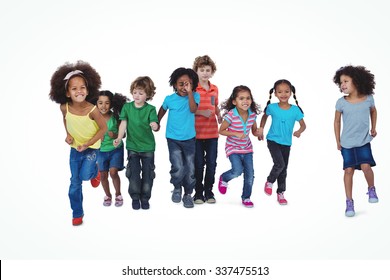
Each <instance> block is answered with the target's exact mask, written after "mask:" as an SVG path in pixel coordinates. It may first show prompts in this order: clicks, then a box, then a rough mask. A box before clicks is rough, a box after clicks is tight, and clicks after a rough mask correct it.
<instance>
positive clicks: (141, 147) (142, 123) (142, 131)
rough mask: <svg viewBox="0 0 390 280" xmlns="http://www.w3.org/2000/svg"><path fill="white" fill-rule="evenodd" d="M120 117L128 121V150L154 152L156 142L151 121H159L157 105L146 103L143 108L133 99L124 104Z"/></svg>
mask: <svg viewBox="0 0 390 280" xmlns="http://www.w3.org/2000/svg"><path fill="white" fill-rule="evenodd" d="M119 119H120V120H126V121H127V129H126V132H127V136H126V137H127V138H126V149H127V150H131V151H135V152H154V150H155V148H156V142H155V140H154V135H153V131H152V128H151V127H150V123H152V122H158V118H157V112H156V107H154V106H153V105H150V104H148V103H145V105H144V106H142V107H141V108H137V107H135V105H134V101H132V102H130V103H126V104H125V105H124V106H123V108H122V111H121V114H120V116H119Z"/></svg>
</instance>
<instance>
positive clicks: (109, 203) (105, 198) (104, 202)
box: [103, 196, 112, 206]
mask: <svg viewBox="0 0 390 280" xmlns="http://www.w3.org/2000/svg"><path fill="white" fill-rule="evenodd" d="M111 202H112V199H111V197H109V196H105V197H104V201H103V205H104V206H111Z"/></svg>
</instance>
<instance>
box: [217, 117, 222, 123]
mask: <svg viewBox="0 0 390 280" xmlns="http://www.w3.org/2000/svg"><path fill="white" fill-rule="evenodd" d="M217 119H218V123H219V124H221V123H222V121H223V120H222V117H221V115H218V116H217Z"/></svg>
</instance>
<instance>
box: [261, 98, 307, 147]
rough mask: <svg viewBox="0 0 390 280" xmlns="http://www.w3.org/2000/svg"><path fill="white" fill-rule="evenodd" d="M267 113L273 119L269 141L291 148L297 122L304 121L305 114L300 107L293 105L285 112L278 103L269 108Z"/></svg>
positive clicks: (270, 105) (268, 136)
mask: <svg viewBox="0 0 390 280" xmlns="http://www.w3.org/2000/svg"><path fill="white" fill-rule="evenodd" d="M265 113H266V114H267V115H268V116H271V117H272V123H271V127H270V129H269V131H268V134H267V140H271V141H274V142H276V143H278V144H280V145H286V146H291V144H292V135H293V129H294V125H295V122H296V121H300V120H301V119H303V113H302V112H301V110H300V109H299V108H298V106H295V105H291V107H290V108H289V109H287V110H284V109H281V108H280V107H279V104H278V103H272V104H269V105H268V106H267V110H266V112H265Z"/></svg>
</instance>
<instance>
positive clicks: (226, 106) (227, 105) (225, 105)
mask: <svg viewBox="0 0 390 280" xmlns="http://www.w3.org/2000/svg"><path fill="white" fill-rule="evenodd" d="M241 91H247V92H249V95H250V97H251V99H252V103H251V107H250V108H251V111H252V112H254V113H256V115H259V114H260V113H261V109H260V105H259V104H257V103H256V102H255V101H254V100H253V95H252V92H251V90H250V89H249V88H248V87H247V86H243V85H240V86H236V87H235V88H234V89H233V92H232V94H231V95H230V97H229V98H228V99H226V100H225V101H224V102H222V104H221V109H222V110H224V112H223V116H225V115H226V114H227V113H228V112H229V111H230V110H232V109H233V108H235V107H236V106H235V105H234V104H233V100H235V99H236V98H237V96H238V93H239V92H241Z"/></svg>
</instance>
